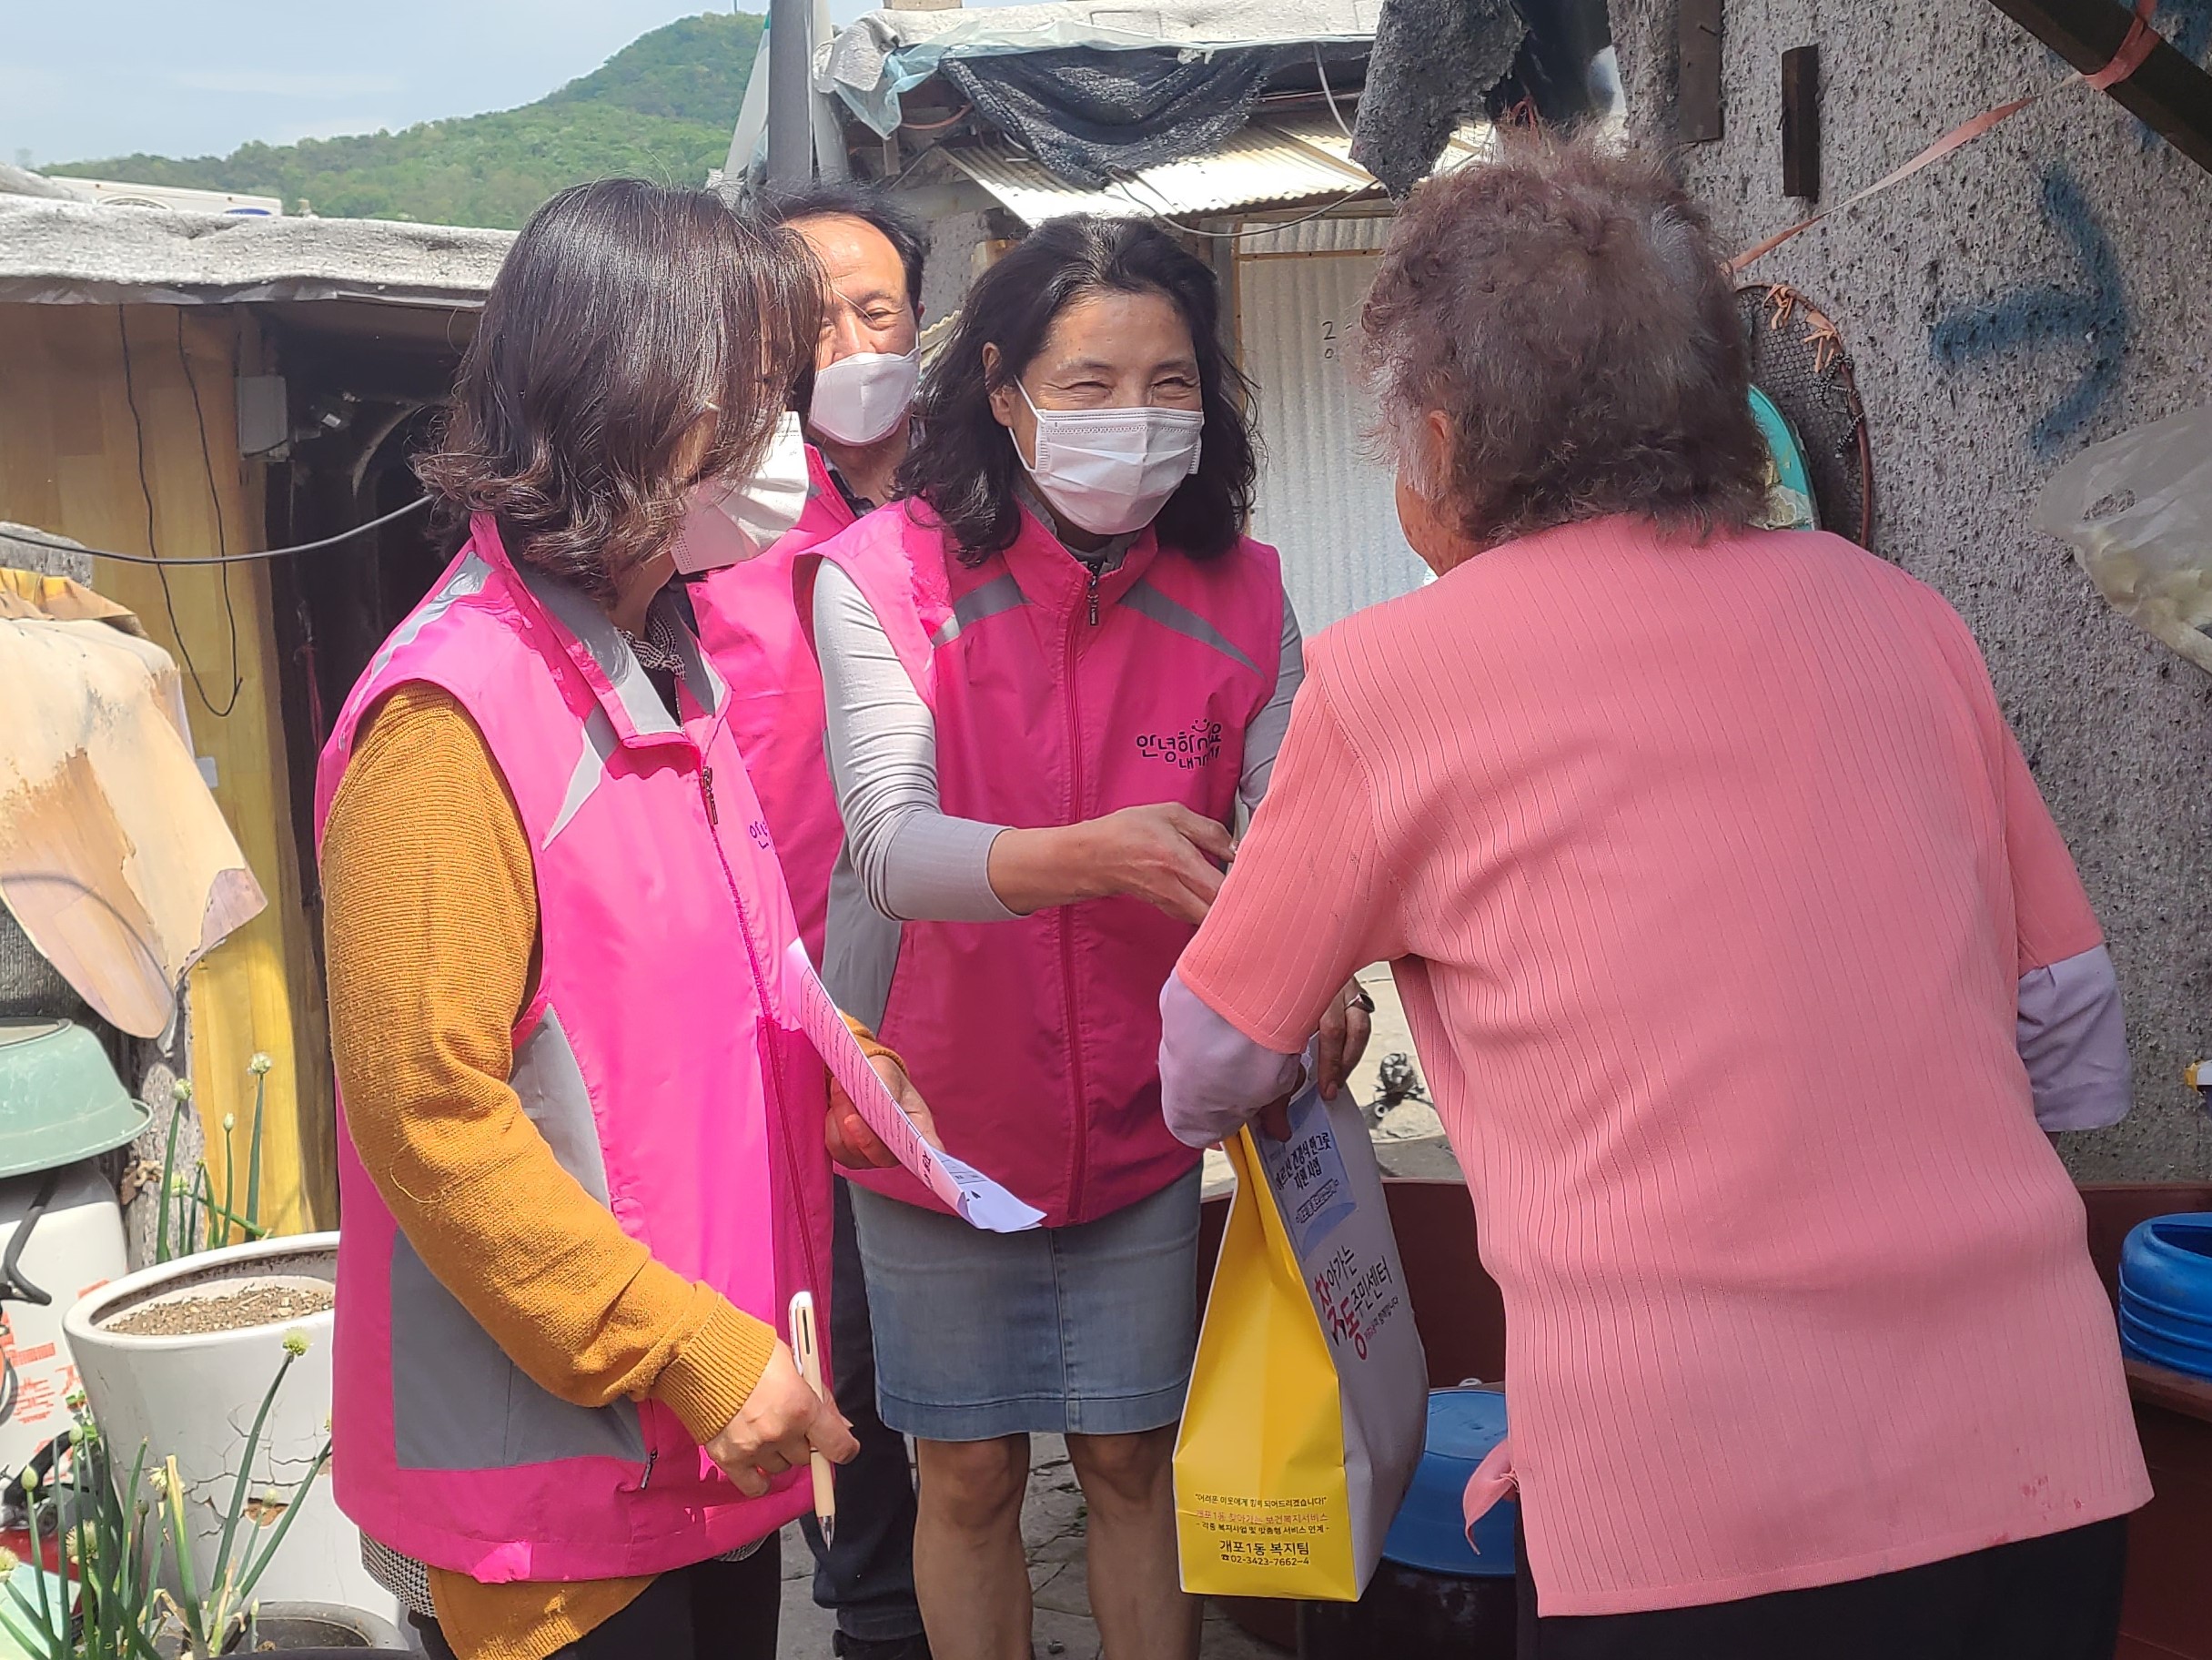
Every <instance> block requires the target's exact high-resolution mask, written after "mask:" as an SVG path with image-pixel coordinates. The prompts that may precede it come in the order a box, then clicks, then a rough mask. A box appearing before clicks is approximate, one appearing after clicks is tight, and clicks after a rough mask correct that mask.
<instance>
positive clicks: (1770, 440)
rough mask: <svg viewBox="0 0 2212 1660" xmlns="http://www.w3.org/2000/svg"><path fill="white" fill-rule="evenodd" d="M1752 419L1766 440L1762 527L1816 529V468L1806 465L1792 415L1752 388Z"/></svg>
mask: <svg viewBox="0 0 2212 1660" xmlns="http://www.w3.org/2000/svg"><path fill="white" fill-rule="evenodd" d="M1752 420H1755V421H1757V422H1758V424H1759V436H1760V437H1761V438H1763V439H1764V440H1766V453H1767V464H1768V465H1767V493H1766V503H1767V505H1766V512H1765V514H1764V515H1763V517H1762V518H1761V519H1760V521H1759V526H1760V528H1761V529H1762V530H1768V531H1817V530H1819V529H1820V510H1819V509H1818V508H1817V507H1815V506H1814V505H1813V471H1812V469H1811V468H1809V467H1807V466H1806V465H1805V447H1804V445H1803V443H1801V442H1800V441H1799V440H1798V437H1797V429H1796V428H1795V427H1793V426H1792V425H1791V424H1790V418H1789V417H1788V416H1787V415H1784V414H1783V412H1782V411H1781V410H1779V409H1777V408H1775V407H1774V400H1773V399H1772V398H1769V397H1768V396H1767V395H1766V394H1765V393H1764V392H1763V391H1761V390H1759V389H1758V388H1757V387H1755V386H1754V387H1752Z"/></svg>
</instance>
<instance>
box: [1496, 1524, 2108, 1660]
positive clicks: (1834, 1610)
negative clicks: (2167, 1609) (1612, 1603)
mask: <svg viewBox="0 0 2212 1660" xmlns="http://www.w3.org/2000/svg"><path fill="white" fill-rule="evenodd" d="M2126 1556H2127V1523H2126V1520H2125V1519H2124V1518H2122V1519H2119V1520H2115V1521H2111V1522H2098V1523H2093V1524H2092V1525H2090V1526H2088V1527H2077V1528H2074V1529H2072V1530H2071V1531H2069V1532H2066V1533H2052V1534H2049V1535H2048V1536H2046V1537H2045V1538H2041V1539H2024V1540H2022V1541H2020V1542H2019V1543H2018V1544H2000V1545H1996V1546H1994V1547H1992V1548H1991V1549H1989V1550H1985V1551H1975V1552H1974V1553H1973V1554H1971V1555H1966V1556H1954V1557H1951V1558H1949V1559H1947V1560H1945V1561H1943V1562H1932V1563H1929V1564H1926V1565H1925V1566H1923V1567H1917V1568H1904V1569H1901V1570H1899V1571H1898V1572H1896V1573H1894V1574H1876V1575H1874V1577H1873V1578H1871V1579H1853V1580H1847V1581H1845V1582H1844V1583H1843V1584H1835V1585H1818V1586H1814V1587H1813V1588H1812V1589H1810V1590H1805V1591H1777V1592H1773V1593H1772V1594H1768V1595H1765V1596H1751V1597H1744V1598H1742V1600H1741V1601H1738V1602H1732V1603H1714V1604H1710V1605H1708V1606H1705V1607H1702V1608H1662V1609H1659V1610H1655V1611H1654V1612H1652V1613H1649V1614H1596V1615H1589V1616H1570V1617H1558V1616H1550V1615H1539V1614H1538V1613H1537V1608H1536V1600H1537V1593H1536V1589H1535V1587H1534V1585H1533V1584H1532V1582H1531V1581H1530V1576H1529V1564H1528V1557H1527V1553H1526V1551H1525V1550H1524V1551H1523V1552H1522V1554H1521V1559H1520V1642H1519V1643H1518V1645H1516V1660H2111V1655H2112V1652H2113V1647H2114V1645H2115V1644H2116V1641H2117V1639H2118V1636H2119V1629H2120V1581H2121V1578H2122V1575H2123V1574H2124V1572H2125V1570H2126Z"/></svg>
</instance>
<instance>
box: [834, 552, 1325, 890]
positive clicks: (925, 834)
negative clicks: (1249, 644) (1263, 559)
mask: <svg viewBox="0 0 2212 1660" xmlns="http://www.w3.org/2000/svg"><path fill="white" fill-rule="evenodd" d="M1069 557H1071V558H1073V557H1074V555H1072V554H1071V555H1070V556H1069ZM814 639H815V643H816V646H817V648H818V650H819V652H820V653H821V658H822V683H823V700H824V703H825V708H826V714H827V716H828V722H827V742H828V749H829V763H830V778H831V782H832V783H833V784H834V785H835V787H836V790H837V805H838V808H839V810H840V811H841V812H842V813H843V815H844V825H845V846H846V851H847V856H848V857H850V859H851V860H852V863H853V869H854V871H855V872H856V873H857V874H858V876H859V877H860V881H861V886H862V888H863V890H864V892H865V893H866V895H867V897H868V903H869V904H870V905H872V906H874V908H875V909H876V910H878V911H880V912H882V913H883V914H884V916H889V917H892V918H893V919H894V920H897V921H918V920H921V919H923V918H929V919H932V920H939V921H947V922H1003V921H1005V920H1008V919H1010V918H1011V917H1013V916H1015V913H1014V912H1013V911H1011V910H1008V909H1007V908H1006V906H1005V905H1004V904H1002V903H1001V902H1000V900H999V897H998V896H997V895H996V894H995V893H994V892H992V890H991V879H990V858H991V844H992V842H994V841H995V840H996V839H997V837H998V835H999V833H1000V832H1001V831H1002V830H1004V829H1005V828H1006V826H1005V825H994V824H986V823H984V822H982V821H980V820H976V819H972V818H955V817H954V816H953V815H950V814H947V813H945V812H944V811H943V810H942V809H941V807H940V805H939V800H938V795H937V729H936V723H935V721H934V719H933V717H932V716H931V714H930V711H929V705H928V704H927V703H924V702H923V701H922V695H921V693H919V692H917V691H915V690H914V682H913V681H912V680H910V679H909V678H908V677H907V674H906V671H905V669H904V667H903V666H902V665H901V664H900V663H899V657H898V653H897V651H896V650H894V648H893V646H892V643H891V639H890V636H889V635H888V634H886V633H884V625H883V624H882V623H880V622H878V621H877V620H876V616H875V612H874V611H873V610H872V609H871V608H870V607H869V604H868V602H867V600H866V599H865V598H864V596H863V595H862V593H861V592H860V590H859V589H858V588H857V587H856V586H855V585H854V584H853V579H852V578H851V577H849V576H847V575H846V574H845V573H844V572H843V571H841V570H839V569H838V568H837V567H836V566H835V565H833V564H829V563H824V564H823V567H822V570H821V573H820V575H819V576H818V577H817V578H816V580H815V583H814ZM1304 678H1305V652H1304V647H1303V644H1302V643H1301V641H1300V638H1299V635H1298V618H1297V617H1296V616H1295V615H1294V614H1293V613H1292V611H1291V608H1290V602H1289V600H1288V598H1286V599H1285V600H1284V602H1283V640H1282V659H1281V665H1280V667H1279V668H1278V671H1277V673H1276V680H1275V691H1274V693H1273V694H1272V695H1271V696H1270V697H1269V698H1268V702H1267V703H1266V704H1265V706H1263V707H1262V708H1261V710H1260V711H1259V713H1258V714H1257V715H1255V716H1254V717H1253V719H1252V722H1251V724H1249V725H1247V727H1246V728H1245V734H1244V767H1243V771H1242V772H1241V774H1239V775H1238V778H1237V799H1238V801H1239V803H1240V804H1241V805H1243V806H1244V808H1245V809H1246V811H1247V812H1249V811H1250V810H1251V809H1252V808H1253V807H1255V806H1257V805H1258V803H1259V798H1260V797H1261V796H1262V795H1265V794H1266V793H1267V788H1268V774H1270V773H1271V772H1272V771H1273V770H1274V766H1275V754H1276V751H1277V750H1278V749H1279V748H1281V747H1282V742H1283V734H1284V733H1285V732H1286V731H1288V729H1289V725H1290V702H1291V699H1292V697H1293V696H1294V695H1295V694H1296V693H1297V692H1298V684H1299V683H1300V682H1301V681H1302V680H1303V679H1304Z"/></svg>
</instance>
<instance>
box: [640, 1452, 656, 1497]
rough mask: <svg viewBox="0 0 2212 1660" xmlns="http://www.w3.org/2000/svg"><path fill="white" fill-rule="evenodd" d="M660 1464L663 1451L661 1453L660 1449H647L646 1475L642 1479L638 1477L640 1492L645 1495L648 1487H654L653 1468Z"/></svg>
mask: <svg viewBox="0 0 2212 1660" xmlns="http://www.w3.org/2000/svg"><path fill="white" fill-rule="evenodd" d="M660 1462H661V1451H660V1449H659V1448H658V1447H648V1448H646V1450H645V1473H644V1474H643V1475H641V1476H640V1477H638V1491H639V1492H640V1493H643V1492H644V1491H645V1490H646V1489H647V1488H648V1487H650V1486H651V1485H652V1467H653V1466H654V1465H655V1464H657V1463H660Z"/></svg>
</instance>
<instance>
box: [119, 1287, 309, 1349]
mask: <svg viewBox="0 0 2212 1660" xmlns="http://www.w3.org/2000/svg"><path fill="white" fill-rule="evenodd" d="M331 1306H332V1298H331V1294H330V1288H329V1287H328V1286H327V1285H298V1284H290V1285H246V1286H242V1287H240V1288H239V1289H238V1290H237V1291H218V1292H215V1293H213V1294H209V1293H205V1292H199V1291H195V1292H192V1293H190V1294H189V1295H187V1296H182V1297H171V1298H165V1299H163V1300H161V1301H157V1302H147V1303H141V1304H140V1305H139V1306H138V1307H136V1308H135V1309H132V1310H130V1311H128V1312H127V1313H124V1314H119V1315H117V1316H116V1318H115V1319H113V1320H108V1321H101V1323H100V1330H101V1331H114V1332H117V1333H120V1334H121V1335H122V1336H125V1337H204V1336H206V1335H207V1334H208V1333H210V1332H214V1331H246V1330H247V1329H248V1328H250V1327H253V1326H279V1325H283V1324H284V1323H286V1322H287V1321H299V1320H305V1319H307V1318H308V1316H310V1315H314V1314H320V1313H323V1312H325V1311H328V1309H329V1308H330V1307H331Z"/></svg>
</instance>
